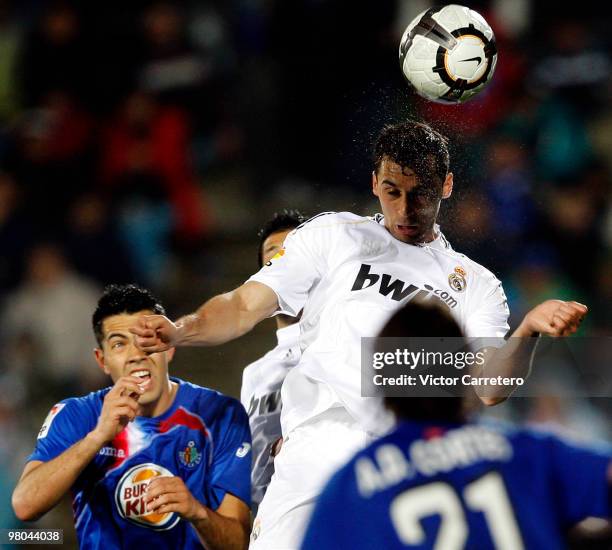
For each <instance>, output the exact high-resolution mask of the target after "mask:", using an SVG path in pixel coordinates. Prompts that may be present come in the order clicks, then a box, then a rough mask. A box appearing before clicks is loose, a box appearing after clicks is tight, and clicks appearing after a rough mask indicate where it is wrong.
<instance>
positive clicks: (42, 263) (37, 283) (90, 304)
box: [1, 244, 112, 399]
mask: <svg viewBox="0 0 612 550" xmlns="http://www.w3.org/2000/svg"><path fill="white" fill-rule="evenodd" d="M107 261H112V259H108V260H107ZM98 294H99V291H98V289H97V288H96V287H95V286H94V285H92V284H91V283H90V282H89V281H87V280H85V279H83V278H82V277H81V276H80V275H78V274H77V273H76V272H74V271H72V270H71V268H70V267H69V266H68V264H67V262H66V259H65V257H64V256H63V254H62V252H61V250H60V249H59V248H58V247H57V246H55V245H53V244H39V245H37V246H35V247H34V248H33V249H32V250H31V251H30V253H29V255H28V258H27V274H26V278H25V280H24V282H23V283H22V285H21V286H20V287H19V288H18V289H17V291H16V292H15V293H14V294H13V295H11V296H10V297H9V298H8V299H7V301H6V303H5V306H4V308H3V311H2V317H1V319H2V324H1V327H2V332H3V343H4V348H3V349H4V355H5V356H4V360H5V361H4V362H5V364H6V365H7V366H8V367H9V368H11V369H13V368H16V367H17V366H19V370H18V372H20V373H21V376H24V375H25V376H27V377H28V378H29V381H30V385H29V388H30V389H31V390H32V391H34V392H36V393H40V394H45V395H49V394H51V395H58V394H61V395H65V394H66V392H68V390H69V388H72V390H70V391H75V392H76V393H79V392H83V391H85V390H86V389H91V388H92V387H94V388H95V387H97V385H98V384H99V382H100V381H101V380H103V378H104V376H103V375H102V373H100V372H98V371H99V369H97V368H96V364H95V361H94V358H93V353H92V350H93V348H94V347H95V340H94V339H93V336H92V334H91V328H90V324H91V322H90V315H91V311H93V309H94V308H95V304H96V301H97V299H98ZM47 399H48V397H47Z"/></svg>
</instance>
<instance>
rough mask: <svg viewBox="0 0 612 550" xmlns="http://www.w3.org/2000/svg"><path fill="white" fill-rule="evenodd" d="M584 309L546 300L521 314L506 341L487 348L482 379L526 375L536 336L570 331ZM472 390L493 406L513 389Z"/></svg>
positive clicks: (584, 313) (513, 387) (496, 387)
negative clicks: (499, 345)
mask: <svg viewBox="0 0 612 550" xmlns="http://www.w3.org/2000/svg"><path fill="white" fill-rule="evenodd" d="M587 312H588V308H587V307H586V306H585V305H583V304H580V303H578V302H564V301H562V300H546V301H545V302H542V303H541V304H539V305H537V306H536V307H534V308H533V309H532V310H531V311H529V312H528V313H527V315H525V317H524V319H523V321H522V322H521V324H520V325H519V326H518V328H517V329H516V330H515V331H514V333H513V334H512V337H511V338H510V339H509V340H508V341H507V342H506V344H505V345H504V346H503V347H502V348H499V349H495V350H493V349H489V350H487V355H486V359H485V364H484V365H483V367H482V370H481V371H480V374H476V375H475V376H477V377H478V376H482V377H485V378H489V377H491V378H495V377H497V376H502V377H508V378H512V377H520V378H526V377H527V376H529V372H530V369H531V360H532V357H533V353H534V352H535V349H536V345H537V342H538V338H537V336H540V335H546V336H552V337H554V338H557V337H563V336H570V335H572V334H574V333H575V332H576V331H577V330H578V327H579V326H580V323H581V322H582V319H584V317H585V315H586V314H587ZM476 388H477V390H476V393H477V394H478V397H480V399H481V401H482V402H483V403H484V404H485V405H496V404H497V403H501V402H502V401H505V400H506V399H507V398H508V397H509V396H510V394H511V393H512V392H513V391H514V390H515V389H516V387H515V386H503V385H497V386H486V385H485V386H477V387H476Z"/></svg>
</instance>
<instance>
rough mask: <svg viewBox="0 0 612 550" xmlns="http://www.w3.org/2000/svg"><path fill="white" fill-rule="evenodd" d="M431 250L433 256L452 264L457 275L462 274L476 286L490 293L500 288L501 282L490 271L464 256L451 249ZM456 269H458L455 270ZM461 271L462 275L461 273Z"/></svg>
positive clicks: (432, 248)
mask: <svg viewBox="0 0 612 550" xmlns="http://www.w3.org/2000/svg"><path fill="white" fill-rule="evenodd" d="M431 250H432V251H433V253H434V254H435V255H437V256H438V257H440V258H443V259H444V260H446V261H448V262H449V263H452V264H454V267H453V269H455V271H456V272H457V273H459V274H463V276H464V277H467V278H468V280H470V279H471V280H472V281H473V282H474V283H476V285H477V286H481V287H487V288H489V289H491V290H492V291H493V290H495V289H497V288H500V287H501V284H502V283H501V281H500V280H499V279H498V278H497V277H496V276H495V275H494V274H493V272H492V271H490V270H489V269H487V268H486V267H484V266H483V265H481V264H479V263H478V262H475V261H474V260H472V259H471V258H468V257H467V256H466V255H465V254H462V253H461V252H457V251H456V250H453V249H452V248H450V247H448V248H434V247H431ZM457 268H458V269H457ZM461 270H463V272H464V273H462V272H461Z"/></svg>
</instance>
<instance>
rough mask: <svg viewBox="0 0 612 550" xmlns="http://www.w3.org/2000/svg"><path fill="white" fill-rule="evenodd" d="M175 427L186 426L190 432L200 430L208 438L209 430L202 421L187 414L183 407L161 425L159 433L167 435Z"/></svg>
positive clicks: (193, 415)
mask: <svg viewBox="0 0 612 550" xmlns="http://www.w3.org/2000/svg"><path fill="white" fill-rule="evenodd" d="M174 426H185V427H187V428H189V429H190V430H199V431H200V432H202V433H203V434H204V436H205V437H208V429H207V428H206V425H205V424H204V422H203V421H202V419H201V418H200V417H199V416H197V415H195V414H191V413H189V412H187V411H186V410H185V409H183V407H179V408H178V409H177V410H176V411H174V412H173V413H172V414H171V415H170V416H169V417H168V418H167V419H166V420H163V421H161V422H160V423H159V433H162V434H163V433H166V432H167V431H168V430H170V429H172V428H173V427H174Z"/></svg>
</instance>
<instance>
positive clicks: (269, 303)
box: [130, 281, 278, 353]
mask: <svg viewBox="0 0 612 550" xmlns="http://www.w3.org/2000/svg"><path fill="white" fill-rule="evenodd" d="M277 309H278V297H277V295H276V293H275V292H274V291H273V290H272V289H271V288H269V287H268V286H266V285H264V284H262V283H258V282H255V281H249V282H247V283H245V284H243V285H242V286H240V287H238V288H237V289H236V290H232V291H231V292H226V293H225V294H219V295H218V296H215V297H214V298H211V299H210V300H208V301H207V302H206V303H205V304H204V305H202V306H201V307H200V308H199V309H198V310H197V311H196V312H195V313H192V314H191V315H186V316H184V317H181V318H180V319H178V320H177V321H176V322H172V321H170V319H168V318H167V317H164V316H163V315H143V316H142V317H141V318H140V319H139V320H138V324H137V325H136V326H134V327H133V328H132V329H130V330H131V332H133V333H134V334H135V335H136V337H137V338H136V343H137V344H138V346H139V347H140V348H141V349H143V350H144V351H147V352H151V353H153V352H158V351H165V350H167V349H169V348H171V347H174V346H215V345H218V344H223V343H225V342H228V341H230V340H234V339H235V338H238V337H239V336H242V335H243V334H245V333H247V332H249V331H250V330H251V329H252V328H253V327H254V326H255V325H256V324H257V323H259V322H260V321H262V320H263V319H265V318H267V317H270V316H271V315H272V314H273V313H274V312H275V311H276V310H277Z"/></svg>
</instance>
